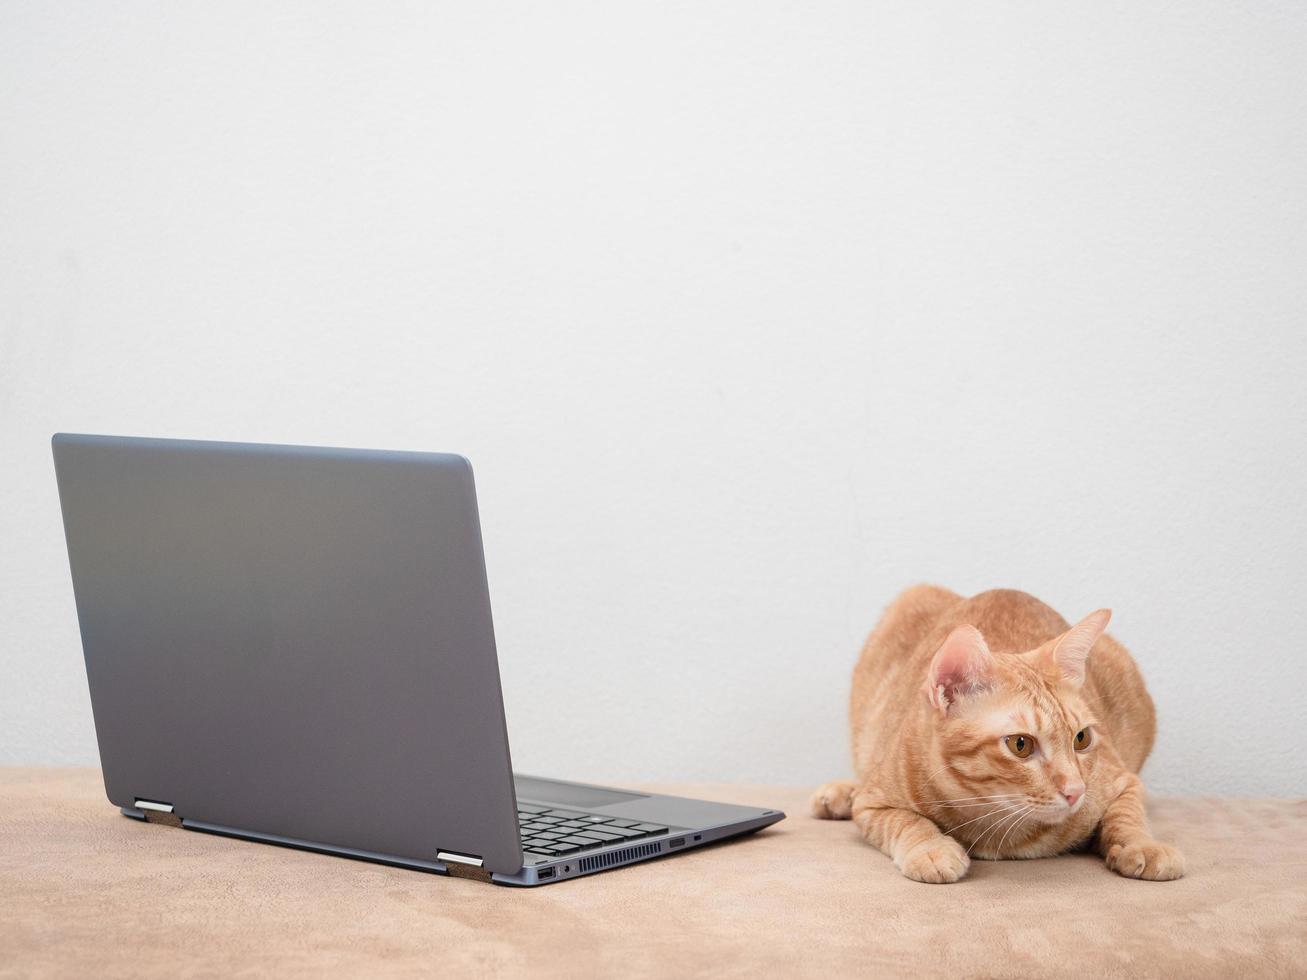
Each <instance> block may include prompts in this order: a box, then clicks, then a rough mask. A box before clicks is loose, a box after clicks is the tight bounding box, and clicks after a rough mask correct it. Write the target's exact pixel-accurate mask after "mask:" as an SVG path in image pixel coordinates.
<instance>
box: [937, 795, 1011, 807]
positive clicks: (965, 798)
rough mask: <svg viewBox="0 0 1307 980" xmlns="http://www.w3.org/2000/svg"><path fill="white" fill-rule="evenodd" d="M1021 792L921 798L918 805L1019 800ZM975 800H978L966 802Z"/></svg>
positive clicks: (958, 804)
mask: <svg viewBox="0 0 1307 980" xmlns="http://www.w3.org/2000/svg"><path fill="white" fill-rule="evenodd" d="M1021 797H1022V793H995V794H993V796H959V797H957V798H955V800H921V801H920V804H919V805H920V806H982V805H984V804H985V802H997V801H1000V800H1019V798H1021ZM968 800H975V801H979V802H967V801H968Z"/></svg>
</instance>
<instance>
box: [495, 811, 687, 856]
mask: <svg viewBox="0 0 1307 980" xmlns="http://www.w3.org/2000/svg"><path fill="white" fill-rule="evenodd" d="M517 822H518V826H519V827H521V829H522V850H524V851H529V852H531V853H532V854H543V855H545V856H546V857H562V856H563V855H564V854H575V853H576V852H577V851H585V850H589V849H590V848H594V847H607V846H608V845H609V844H620V843H624V842H625V841H635V840H640V839H642V838H645V837H653V836H654V835H656V834H665V833H667V830H668V828H667V827H663V826H661V825H659V824H656V823H641V822H640V821H638V820H624V819H622V818H620V817H603V816H600V815H599V814H597V813H579V812H577V811H576V810H557V809H553V808H551V807H547V806H536V805H535V804H532V803H519V804H518V805H517Z"/></svg>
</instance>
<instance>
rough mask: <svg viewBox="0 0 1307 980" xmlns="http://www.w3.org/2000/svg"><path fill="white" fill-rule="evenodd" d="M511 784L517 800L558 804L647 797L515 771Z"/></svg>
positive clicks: (593, 804)
mask: <svg viewBox="0 0 1307 980" xmlns="http://www.w3.org/2000/svg"><path fill="white" fill-rule="evenodd" d="M513 785H514V786H516V787H517V798H518V799H519V800H539V801H540V802H541V803H557V804H558V805H559V806H584V807H597V806H612V805H613V804H614V803H630V802H631V801H632V800H645V799H648V797H647V796H645V795H643V794H642V793H619V792H617V790H614V789H598V788H596V787H594V786H578V785H577V784H576V783H560V782H555V781H554V780H552V779H536V778H534V777H532V776H519V775H517V773H514V774H513Z"/></svg>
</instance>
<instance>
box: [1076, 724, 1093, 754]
mask: <svg viewBox="0 0 1307 980" xmlns="http://www.w3.org/2000/svg"><path fill="white" fill-rule="evenodd" d="M1091 741H1093V739H1092V738H1091V737H1090V734H1089V729H1088V728H1082V729H1080V731H1078V732H1076V751H1077V752H1083V751H1084V750H1085V749H1087V748H1089V743H1090V742H1091Z"/></svg>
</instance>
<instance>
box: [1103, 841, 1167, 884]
mask: <svg viewBox="0 0 1307 980" xmlns="http://www.w3.org/2000/svg"><path fill="white" fill-rule="evenodd" d="M1107 866H1108V867H1109V868H1111V869H1112V870H1113V871H1115V872H1116V873H1117V874H1119V875H1121V876H1122V877H1125V878H1143V879H1144V880H1145V881H1173V880H1175V879H1176V878H1180V877H1182V876H1183V875H1184V855H1183V854H1181V853H1180V852H1179V851H1178V850H1176V849H1175V848H1174V847H1172V846H1171V845H1170V844H1160V843H1158V842H1157V841H1155V840H1144V841H1138V842H1132V843H1129V844H1113V845H1112V847H1111V848H1110V849H1109V850H1108V852H1107Z"/></svg>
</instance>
